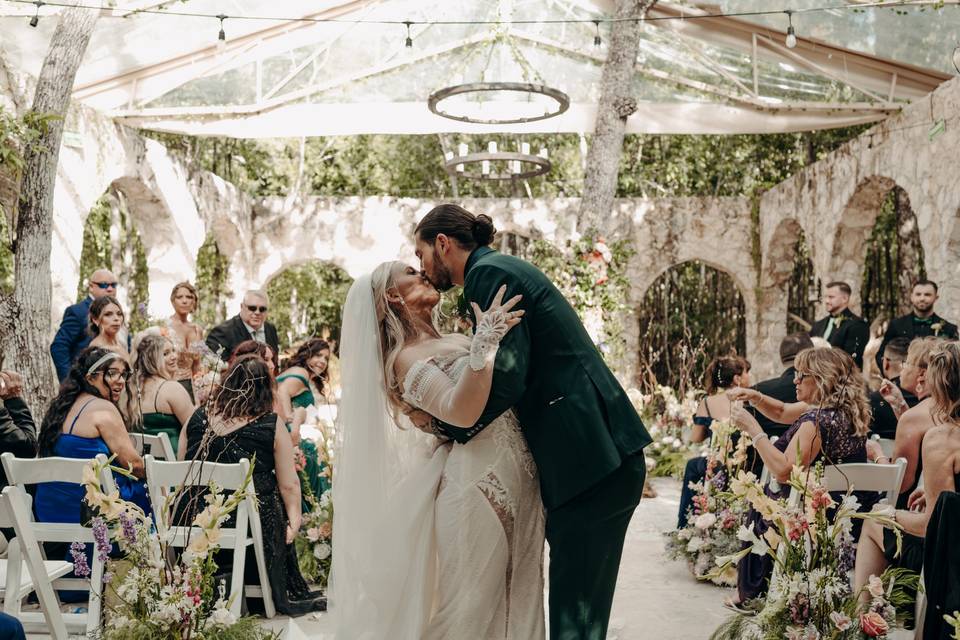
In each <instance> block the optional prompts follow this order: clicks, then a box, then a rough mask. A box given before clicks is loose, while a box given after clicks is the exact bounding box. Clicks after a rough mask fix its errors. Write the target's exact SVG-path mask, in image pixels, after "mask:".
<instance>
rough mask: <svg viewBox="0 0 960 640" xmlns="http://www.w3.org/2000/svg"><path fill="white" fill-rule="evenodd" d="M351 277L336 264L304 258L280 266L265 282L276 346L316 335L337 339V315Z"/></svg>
mask: <svg viewBox="0 0 960 640" xmlns="http://www.w3.org/2000/svg"><path fill="white" fill-rule="evenodd" d="M352 283H353V278H351V277H350V276H349V275H347V272H346V271H344V270H343V269H341V268H340V267H337V266H336V265H333V264H329V263H323V262H308V263H306V264H302V265H299V266H295V267H289V268H287V269H284V270H283V271H282V272H281V273H280V274H279V275H277V276H276V277H275V278H273V279H272V280H271V281H270V283H269V284H268V285H267V295H268V296H270V321H271V322H272V323H273V324H274V325H275V326H276V327H277V333H278V334H279V336H280V346H281V347H288V346H290V345H292V344H295V343H296V342H298V341H299V340H300V339H302V338H307V337H311V336H319V337H322V338H324V339H327V340H334V341H338V342H339V340H340V318H341V315H342V314H343V304H344V302H346V299H347V291H348V290H349V289H350V285H351V284H352Z"/></svg>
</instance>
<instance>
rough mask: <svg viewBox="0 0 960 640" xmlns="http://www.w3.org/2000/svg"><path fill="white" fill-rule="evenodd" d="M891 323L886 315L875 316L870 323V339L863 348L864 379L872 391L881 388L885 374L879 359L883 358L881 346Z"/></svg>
mask: <svg viewBox="0 0 960 640" xmlns="http://www.w3.org/2000/svg"><path fill="white" fill-rule="evenodd" d="M889 324H890V321H889V320H888V319H886V318H884V317H879V318H874V320H873V322H871V323H870V339H869V340H868V341H867V346H866V347H864V349H863V367H862V371H863V379H864V381H866V383H867V388H868V389H870V390H871V391H876V390H877V389H879V388H880V377H881V376H882V375H884V373H883V369H882V368H881V367H878V366H877V361H878V360H882V358H883V353H882V352H881V351H880V347H881V346H882V345H883V336H884V334H885V333H886V332H887V326H888V325H889ZM881 364H882V362H881Z"/></svg>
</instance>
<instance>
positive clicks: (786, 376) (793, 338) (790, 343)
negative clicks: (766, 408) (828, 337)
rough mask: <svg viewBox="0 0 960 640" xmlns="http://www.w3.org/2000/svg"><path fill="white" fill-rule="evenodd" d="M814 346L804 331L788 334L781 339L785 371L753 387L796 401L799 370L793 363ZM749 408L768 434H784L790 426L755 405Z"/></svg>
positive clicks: (773, 396)
mask: <svg viewBox="0 0 960 640" xmlns="http://www.w3.org/2000/svg"><path fill="white" fill-rule="evenodd" d="M812 348H813V342H812V341H811V340H810V336H809V335H807V334H806V333H804V332H802V331H799V332H797V333H791V334H790V335H788V336H786V337H785V338H784V339H783V340H781V341H780V363H781V364H782V365H783V367H784V370H783V373H781V374H780V375H779V376H777V377H776V378H770V379H769V380H762V381H760V382H758V383H757V384H756V385H754V387H753V388H754V389H756V390H757V391H759V392H760V393H762V394H764V395H766V396H770V397H771V398H774V399H775V400H779V401H780V402H786V403H791V402H796V401H797V387H796V385H794V383H793V378H794V376H795V375H796V373H797V370H796V369H795V368H794V366H793V363H794V361H795V360H796V359H797V354H798V353H800V352H801V351H804V350H806V349H812ZM748 410H749V411H750V413H752V414H753V417H754V418H756V419H757V422H758V423H760V428H761V429H763V432H764V433H766V434H767V435H768V436H771V437H772V436H778V437H779V436H782V435H783V433H784V431H786V430H787V427H788V426H789V425H787V424H781V423H779V422H774V421H773V420H771V419H770V418H768V417H767V416H765V415H763V414H762V413H760V412H759V411H757V410H756V409H754V408H753V407H749V409H748Z"/></svg>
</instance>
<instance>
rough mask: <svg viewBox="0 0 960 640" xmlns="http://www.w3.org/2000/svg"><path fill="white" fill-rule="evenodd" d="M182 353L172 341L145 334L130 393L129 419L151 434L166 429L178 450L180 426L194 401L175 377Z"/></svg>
mask: <svg viewBox="0 0 960 640" xmlns="http://www.w3.org/2000/svg"><path fill="white" fill-rule="evenodd" d="M178 357H179V354H178V352H177V349H176V347H174V345H173V341H171V340H170V339H169V338H167V337H166V336H163V335H159V334H146V335H144V336H142V337H141V338H140V340H139V342H138V343H137V347H136V349H134V356H133V389H132V391H131V393H129V394H128V395H127V405H126V417H127V423H128V424H129V425H130V426H131V428H133V429H134V430H136V429H142V430H143V432H144V433H146V434H149V435H159V434H161V433H166V434H167V436H168V437H169V438H170V444H171V445H173V450H174V451H177V449H178V447H177V445H178V443H179V440H180V430H181V429H182V428H183V425H185V424H187V421H188V420H190V416H191V415H193V410H194V406H193V401H192V400H191V399H190V394H189V393H187V390H186V389H185V388H184V387H183V386H182V385H180V384H177V383H176V381H175V378H174V376H175V372H176V367H177V362H178Z"/></svg>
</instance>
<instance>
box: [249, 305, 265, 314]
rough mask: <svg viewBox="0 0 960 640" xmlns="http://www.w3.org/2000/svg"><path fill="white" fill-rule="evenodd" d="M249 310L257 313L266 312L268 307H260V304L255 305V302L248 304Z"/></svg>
mask: <svg viewBox="0 0 960 640" xmlns="http://www.w3.org/2000/svg"><path fill="white" fill-rule="evenodd" d="M247 311H249V312H250V313H257V312H260V313H266V312H267V308H266V307H258V306H257V305H255V304H248V305H247Z"/></svg>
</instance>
